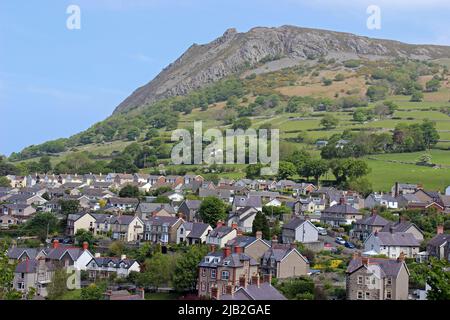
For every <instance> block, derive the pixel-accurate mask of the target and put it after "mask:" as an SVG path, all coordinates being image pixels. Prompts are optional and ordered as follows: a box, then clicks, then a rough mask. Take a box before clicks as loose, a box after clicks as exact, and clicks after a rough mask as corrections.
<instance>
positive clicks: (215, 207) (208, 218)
mask: <svg viewBox="0 0 450 320" xmlns="http://www.w3.org/2000/svg"><path fill="white" fill-rule="evenodd" d="M225 209H226V206H225V203H223V201H222V200H220V199H219V198H216V197H213V196H210V197H206V198H204V199H203V201H202V204H201V205H200V208H199V214H200V217H201V219H202V220H203V222H204V223H208V224H210V225H216V224H217V221H219V220H222V221H223V220H225V219H226V217H227V212H226V210H225Z"/></svg>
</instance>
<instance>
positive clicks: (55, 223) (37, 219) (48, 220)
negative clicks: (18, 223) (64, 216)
mask: <svg viewBox="0 0 450 320" xmlns="http://www.w3.org/2000/svg"><path fill="white" fill-rule="evenodd" d="M23 231H24V232H25V233H26V234H28V235H33V236H38V237H39V239H40V240H41V241H45V239H46V238H47V233H48V235H52V234H54V233H57V232H58V231H59V220H58V218H56V216H55V215H54V214H53V213H50V212H40V213H37V214H36V215H35V216H34V217H33V218H31V219H30V220H28V221H27V222H26V223H25V224H24V225H23Z"/></svg>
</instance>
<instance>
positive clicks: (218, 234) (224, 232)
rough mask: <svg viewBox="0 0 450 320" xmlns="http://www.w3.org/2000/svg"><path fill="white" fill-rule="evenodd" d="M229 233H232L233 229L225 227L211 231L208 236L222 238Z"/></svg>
mask: <svg viewBox="0 0 450 320" xmlns="http://www.w3.org/2000/svg"><path fill="white" fill-rule="evenodd" d="M231 231H233V228H231V227H227V226H221V227H218V228H215V229H213V230H212V231H211V233H210V234H209V236H210V237H219V238H222V237H223V236H225V235H227V234H229V233H230V232H231Z"/></svg>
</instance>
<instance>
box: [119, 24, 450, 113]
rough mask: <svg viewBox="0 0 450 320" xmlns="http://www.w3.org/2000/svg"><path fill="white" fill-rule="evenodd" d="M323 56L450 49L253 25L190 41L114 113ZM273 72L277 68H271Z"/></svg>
mask: <svg viewBox="0 0 450 320" xmlns="http://www.w3.org/2000/svg"><path fill="white" fill-rule="evenodd" d="M319 56H325V57H327V56H328V57H333V58H336V59H338V60H339V59H342V60H346V59H348V58H349V57H355V58H357V57H367V58H371V59H376V58H386V57H409V58H414V59H436V58H443V57H450V47H445V46H431V45H410V44H405V43H401V42H397V41H391V40H380V39H371V38H367V37H362V36H357V35H353V34H350V33H342V32H333V31H326V30H317V29H306V28H299V27H294V26H282V27H279V28H263V27H257V28H253V29H251V30H250V31H248V32H245V33H238V32H237V31H236V29H228V30H227V31H226V32H225V33H224V34H223V35H222V36H221V37H219V38H217V39H216V40H214V41H212V42H210V43H208V44H204V45H197V44H194V45H192V46H191V47H190V48H189V49H188V50H187V51H186V52H185V53H184V54H183V55H181V57H179V58H178V59H177V60H176V61H175V62H173V63H171V64H170V65H168V66H167V67H166V68H164V70H162V71H161V73H159V74H158V76H156V77H155V78H154V79H153V80H152V81H150V82H149V83H148V84H146V85H144V86H142V87H140V88H138V89H137V90H136V91H134V92H133V93H132V94H131V95H130V96H129V97H128V98H126V99H125V100H124V101H123V102H122V103H121V104H120V105H119V106H118V107H117V108H116V109H115V111H114V112H115V113H120V112H127V111H129V110H131V109H133V108H136V107H140V106H142V105H144V104H148V103H152V102H155V101H158V100H160V99H164V98H167V97H171V96H177V95H185V94H187V93H189V92H190V91H192V90H195V89H198V88H201V87H204V86H205V85H207V84H210V83H212V82H215V81H218V80H220V79H222V78H224V77H226V76H229V75H232V74H236V73H239V72H242V71H243V70H249V69H252V68H255V67H257V66H259V65H260V64H261V62H269V61H270V60H280V61H281V63H278V64H277V67H278V68H283V67H284V61H286V63H289V64H290V65H286V66H291V65H292V63H293V61H294V63H295V61H301V60H305V59H307V58H314V57H319ZM271 71H273V69H271Z"/></svg>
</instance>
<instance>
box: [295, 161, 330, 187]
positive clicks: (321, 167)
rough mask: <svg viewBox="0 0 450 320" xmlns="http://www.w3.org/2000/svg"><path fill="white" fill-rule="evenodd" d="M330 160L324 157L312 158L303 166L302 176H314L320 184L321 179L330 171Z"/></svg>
mask: <svg viewBox="0 0 450 320" xmlns="http://www.w3.org/2000/svg"><path fill="white" fill-rule="evenodd" d="M328 168H329V167H328V162H327V161H326V160H323V159H310V160H308V161H307V162H306V163H305V165H304V166H303V170H302V171H301V172H302V176H304V177H314V179H315V181H316V185H317V186H318V185H319V179H320V177H321V176H323V175H324V174H325V173H327V172H328Z"/></svg>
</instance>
